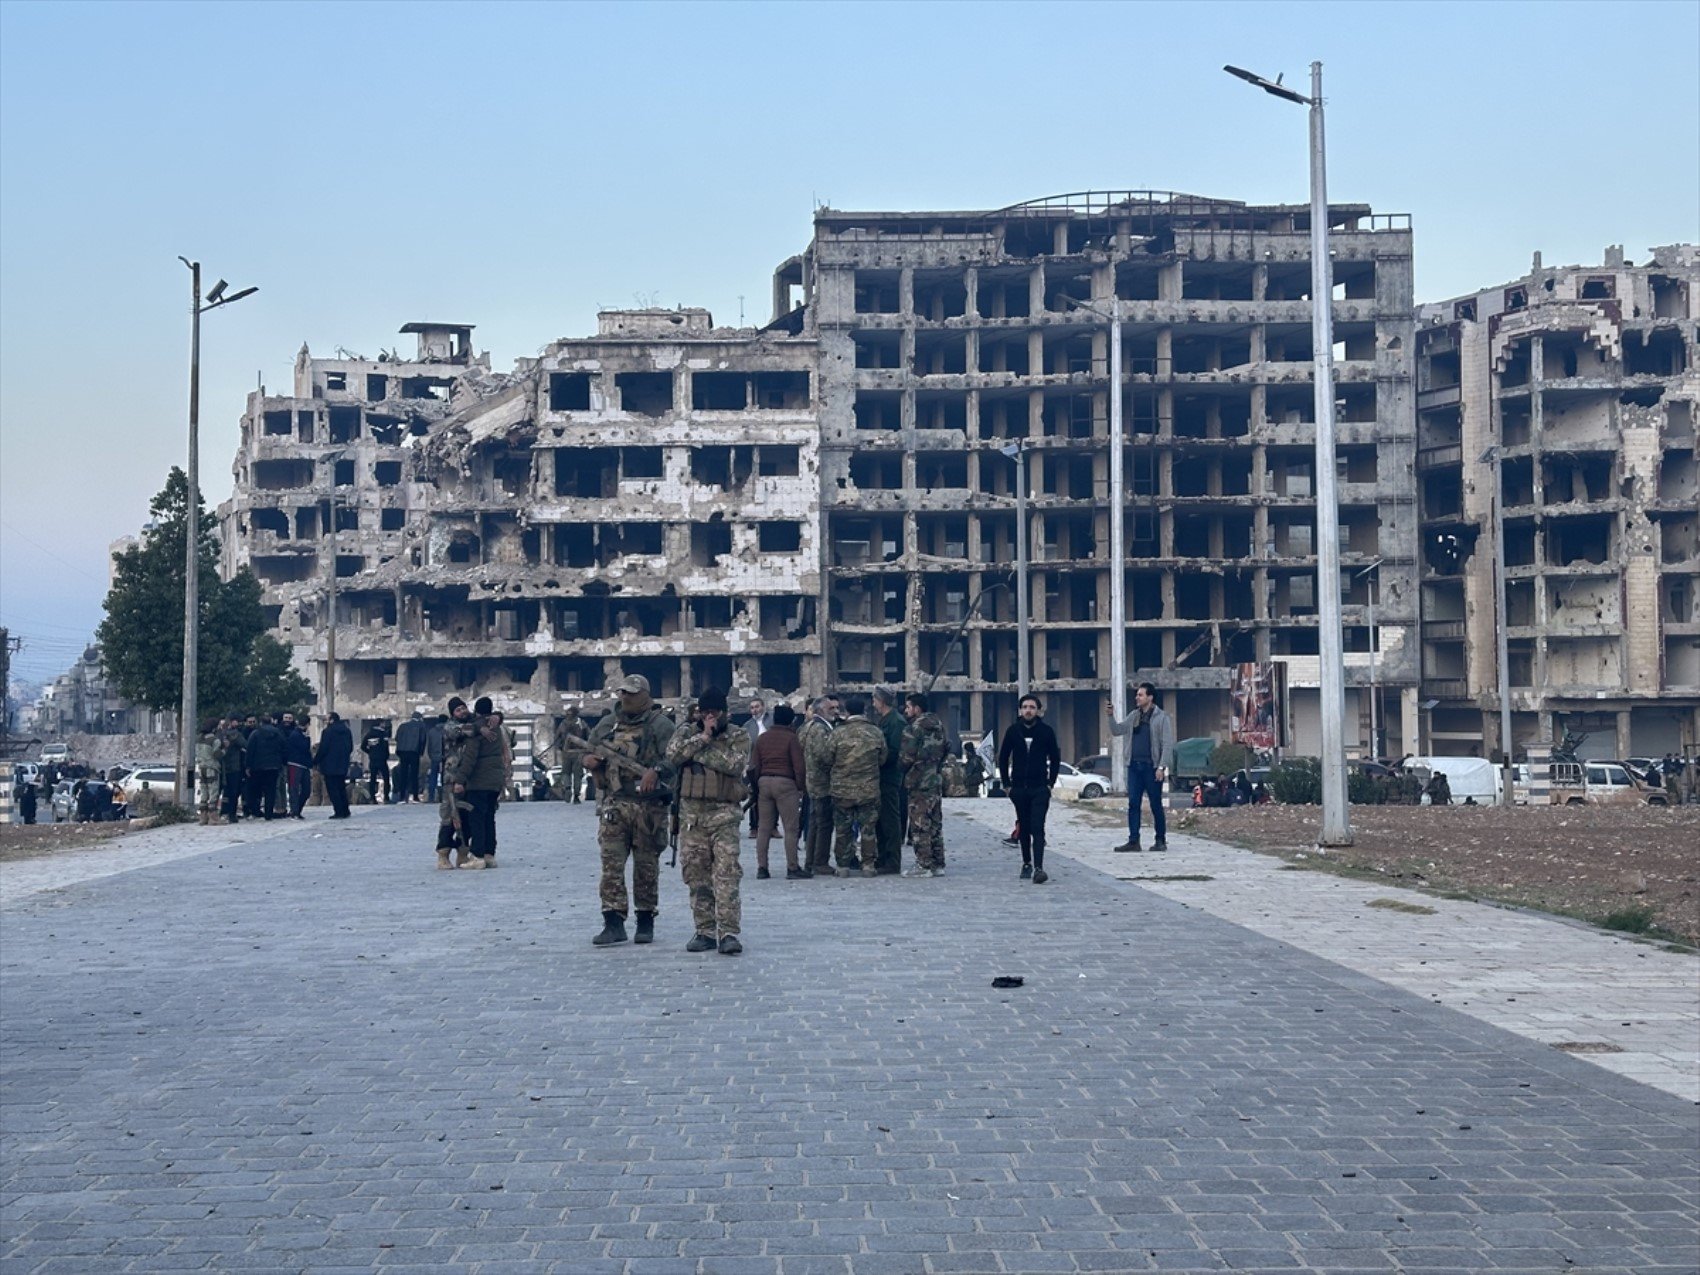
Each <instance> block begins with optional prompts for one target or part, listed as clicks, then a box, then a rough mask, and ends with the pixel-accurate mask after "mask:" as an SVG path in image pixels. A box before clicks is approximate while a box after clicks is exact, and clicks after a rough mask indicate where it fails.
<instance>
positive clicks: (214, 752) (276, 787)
mask: <svg viewBox="0 0 1700 1275" xmlns="http://www.w3.org/2000/svg"><path fill="white" fill-rule="evenodd" d="M344 729H345V730H346V729H347V728H346V727H345V728H344ZM313 759H314V758H313V744H312V741H310V740H309V739H308V738H307V732H306V731H305V730H303V729H302V728H301V726H300V725H299V724H298V723H297V722H296V720H295V714H294V713H289V712H284V713H277V714H275V715H272V714H268V715H266V716H265V717H261V716H259V715H258V714H256V713H250V714H248V716H247V718H246V719H243V718H239V717H226V718H224V719H222V720H219V721H211V722H208V723H207V724H206V726H205V728H204V729H203V730H202V731H201V735H200V738H199V739H198V740H197V741H196V745H195V771H196V779H197V781H198V782H197V785H196V786H197V789H198V791H199V794H200V795H199V798H198V800H197V807H198V810H199V813H200V820H201V822H202V823H204V824H205V823H217V822H218V820H219V819H220V817H222V818H223V819H224V821H225V822H226V823H236V822H237V821H238V820H239V819H243V818H248V819H300V818H302V814H301V809H302V807H303V806H305V805H306V804H307V796H308V794H309V793H310V792H311V790H312V770H313ZM345 773H346V772H345Z"/></svg>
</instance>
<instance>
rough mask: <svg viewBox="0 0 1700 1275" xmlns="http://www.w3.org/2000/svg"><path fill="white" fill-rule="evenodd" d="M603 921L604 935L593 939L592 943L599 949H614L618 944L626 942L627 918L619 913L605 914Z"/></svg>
mask: <svg viewBox="0 0 1700 1275" xmlns="http://www.w3.org/2000/svg"><path fill="white" fill-rule="evenodd" d="M602 920H603V926H602V933H600V934H598V935H597V936H596V937H595V938H593V939H591V940H590V941H591V942H592V943H594V944H596V946H597V947H612V946H613V945H614V944H616V943H624V942H625V941H626V918H625V917H623V916H621V915H620V914H619V913H618V912H604V913H603V914H602Z"/></svg>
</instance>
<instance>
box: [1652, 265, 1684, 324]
mask: <svg viewBox="0 0 1700 1275" xmlns="http://www.w3.org/2000/svg"><path fill="white" fill-rule="evenodd" d="M1647 282H1648V284H1649V286H1650V287H1651V288H1652V291H1653V317H1654V318H1655V319H1683V318H1687V317H1688V282H1687V280H1684V279H1674V278H1672V277H1671V276H1669V275H1662V274H1656V275H1653V276H1652V277H1651V278H1649V279H1648V281H1647Z"/></svg>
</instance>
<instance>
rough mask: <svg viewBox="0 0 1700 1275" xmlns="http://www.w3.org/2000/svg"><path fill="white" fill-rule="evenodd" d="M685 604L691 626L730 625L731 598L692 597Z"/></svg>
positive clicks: (727, 627) (709, 627) (716, 626)
mask: <svg viewBox="0 0 1700 1275" xmlns="http://www.w3.org/2000/svg"><path fill="white" fill-rule="evenodd" d="M687 606H688V608H689V611H688V614H689V616H690V622H691V626H692V627H693V628H698V629H729V628H731V627H732V599H731V598H692V599H691V600H690V602H689V603H688V604H687Z"/></svg>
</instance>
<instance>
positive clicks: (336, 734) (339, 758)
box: [313, 713, 354, 819]
mask: <svg viewBox="0 0 1700 1275" xmlns="http://www.w3.org/2000/svg"><path fill="white" fill-rule="evenodd" d="M353 757H354V732H353V731H351V730H349V729H348V723H347V722H345V721H343V720H342V718H341V717H340V716H338V715H337V714H335V713H332V714H331V715H330V718H329V720H328V721H327V722H326V723H325V728H324V730H322V731H320V732H319V746H318V748H316V749H314V751H313V765H314V767H315V768H316V769H317V770H318V772H319V773H320V774H321V775H323V776H324V777H325V796H327V797H329V798H330V799H331V818H332V819H346V818H348V763H349V762H350V761H351V760H353Z"/></svg>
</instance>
